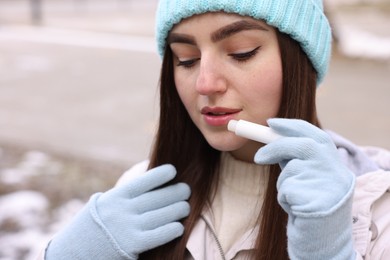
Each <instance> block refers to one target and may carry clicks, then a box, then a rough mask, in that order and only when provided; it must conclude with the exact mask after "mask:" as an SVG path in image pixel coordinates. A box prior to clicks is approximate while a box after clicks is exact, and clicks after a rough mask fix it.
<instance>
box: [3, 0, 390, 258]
mask: <svg viewBox="0 0 390 260" xmlns="http://www.w3.org/2000/svg"><path fill="white" fill-rule="evenodd" d="M157 2H158V1H157V0H0V259H35V258H36V256H37V254H38V253H39V251H40V250H42V249H43V248H44V247H45V244H46V243H47V241H48V240H49V239H50V237H51V236H52V234H53V233H54V232H55V231H57V230H58V229H59V228H60V227H61V226H63V225H64V223H66V222H67V221H68V220H69V218H71V217H72V216H73V215H74V214H75V212H77V211H78V210H79V209H80V208H81V207H82V205H83V204H84V203H85V201H86V200H87V199H88V198H89V196H90V195H91V194H92V193H94V192H96V191H105V190H107V189H109V188H110V187H111V186H112V185H114V183H115V181H116V180H117V178H118V177H119V176H120V175H121V174H122V173H123V172H124V171H125V170H126V169H128V168H129V167H131V166H132V165H133V164H134V163H136V162H138V161H140V160H143V159H145V158H147V157H148V152H149V149H150V145H151V143H152V142H153V133H154V130H155V124H156V119H157V109H158V102H157V97H158V93H157V83H158V77H159V75H158V73H159V66H160V59H159V57H158V55H157V54H156V51H155V44H154V38H153V35H154V13H155V9H156V5H157ZM325 5H326V9H327V13H328V16H329V17H330V19H331V23H332V25H333V27H334V37H335V47H334V53H333V58H332V63H331V67H330V71H329V74H328V76H327V78H326V80H325V82H324V83H323V84H322V86H321V87H320V88H319V90H318V109H319V111H318V112H319V116H320V119H321V122H322V125H323V127H324V128H327V129H331V130H333V131H336V132H338V133H340V134H341V135H343V136H345V137H347V138H348V139H350V140H352V141H353V142H355V143H357V144H359V145H362V146H380V147H383V148H386V149H390V138H389V133H390V120H389V119H390V102H389V98H390V0H366V1H363V0H327V1H326V2H325Z"/></svg>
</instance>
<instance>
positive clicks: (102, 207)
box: [45, 165, 190, 260]
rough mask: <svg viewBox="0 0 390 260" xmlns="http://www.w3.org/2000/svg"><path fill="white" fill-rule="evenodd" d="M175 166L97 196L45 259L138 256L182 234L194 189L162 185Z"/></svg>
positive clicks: (156, 171)
mask: <svg viewBox="0 0 390 260" xmlns="http://www.w3.org/2000/svg"><path fill="white" fill-rule="evenodd" d="M175 175H176V170H175V168H174V167H173V166H172V165H163V166H159V167H156V168H154V169H152V170H149V171H148V172H146V173H145V174H144V175H142V176H139V177H138V178H135V179H133V180H131V181H130V182H128V183H126V184H123V185H121V186H118V187H115V188H113V189H111V190H109V191H107V192H105V193H99V194H95V195H93V196H92V197H91V199H90V201H89V202H88V203H87V205H86V206H85V207H84V209H83V210H82V211H81V212H80V213H79V214H78V215H77V216H76V218H75V219H74V221H73V222H72V223H71V224H70V225H69V226H68V227H67V228H65V229H64V230H63V231H62V232H60V233H59V234H58V235H57V236H56V237H54V239H53V240H52V241H51V243H50V245H49V247H48V248H47V251H46V257H45V259H48V260H61V259H64V260H65V259H67V260H69V259H94V260H96V259H102V260H103V259H104V260H106V259H137V258H138V255H139V254H140V253H142V252H144V251H147V250H150V249H152V248H155V247H158V246H160V245H163V244H166V243H168V242H169V241H171V240H173V239H175V238H177V237H179V236H181V235H182V234H183V231H184V228H183V225H182V224H181V223H180V222H178V220H180V219H182V218H184V217H186V216H188V214H189V210H190V208H189V204H188V202H187V201H186V200H187V199H188V198H189V196H190V189H189V187H188V185H186V184H184V183H178V184H174V185H170V186H167V187H164V188H158V187H159V186H161V185H163V184H165V183H167V182H168V181H170V180H172V179H173V178H174V177H175Z"/></svg>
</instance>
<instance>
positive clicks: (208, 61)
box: [168, 12, 282, 162]
mask: <svg viewBox="0 0 390 260" xmlns="http://www.w3.org/2000/svg"><path fill="white" fill-rule="evenodd" d="M168 44H169V45H170V47H171V49H172V52H173V56H174V79H175V84H176V88H177V91H178V93H179V96H180V98H181V100H182V102H183V104H184V106H185V108H186V109H187V111H188V113H189V115H190V117H191V119H192V120H193V122H194V123H195V125H196V126H197V127H198V128H199V130H200V131H201V132H202V134H203V136H204V137H205V138H206V140H207V142H208V143H209V144H210V145H211V146H212V147H213V148H215V149H217V150H220V151H230V152H231V153H232V155H233V156H234V157H235V158H237V159H240V160H243V161H249V162H253V156H254V154H255V152H256V151H257V150H258V149H259V148H260V147H261V146H262V145H263V144H260V143H257V142H254V141H251V140H248V139H245V138H242V137H238V136H236V135H235V134H234V133H232V132H229V131H228V130H227V123H228V121H229V120H230V119H236V120H238V119H244V120H248V121H252V122H256V123H259V124H263V125H265V124H266V120H267V119H268V118H272V117H275V116H276V115H277V112H278V110H279V107H280V99H281V94H282V63H281V56H280V51H279V46H278V41H277V35H276V30H275V29H274V28H273V27H271V26H269V25H267V24H266V23H265V22H263V21H259V20H255V19H252V18H249V17H243V16H239V15H235V14H226V13H222V12H221V13H206V14H202V15H197V16H193V17H190V18H188V19H185V20H183V21H182V22H180V23H179V24H177V25H176V26H175V27H174V28H173V29H172V30H171V32H170V35H169V37H168Z"/></svg>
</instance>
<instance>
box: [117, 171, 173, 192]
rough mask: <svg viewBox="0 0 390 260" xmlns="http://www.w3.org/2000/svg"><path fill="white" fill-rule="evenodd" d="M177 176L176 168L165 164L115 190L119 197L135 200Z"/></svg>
mask: <svg viewBox="0 0 390 260" xmlns="http://www.w3.org/2000/svg"><path fill="white" fill-rule="evenodd" d="M175 176H176V169H175V167H174V166H173V165H170V164H165V165H161V166H158V167H156V168H153V169H151V170H149V171H147V172H146V173H145V174H143V175H140V176H139V177H137V178H135V179H133V180H130V181H129V182H128V183H125V184H124V185H121V186H119V187H117V188H115V189H116V192H118V193H119V196H124V197H128V198H134V197H137V196H139V195H141V194H143V193H145V192H148V191H150V190H153V189H155V188H157V187H159V186H161V185H163V184H165V183H167V182H169V181H170V180H172V179H173V178H175Z"/></svg>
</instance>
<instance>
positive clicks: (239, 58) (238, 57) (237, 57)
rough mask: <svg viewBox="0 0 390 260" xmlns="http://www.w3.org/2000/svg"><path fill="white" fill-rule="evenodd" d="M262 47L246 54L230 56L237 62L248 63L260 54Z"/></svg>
mask: <svg viewBox="0 0 390 260" xmlns="http://www.w3.org/2000/svg"><path fill="white" fill-rule="evenodd" d="M260 47H261V46H259V47H256V48H255V49H253V50H251V51H248V52H244V53H232V54H229V56H230V57H232V58H233V59H235V60H237V61H241V62H242V61H247V60H249V59H250V58H252V57H253V56H255V55H256V54H257V53H258V52H259V49H260Z"/></svg>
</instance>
